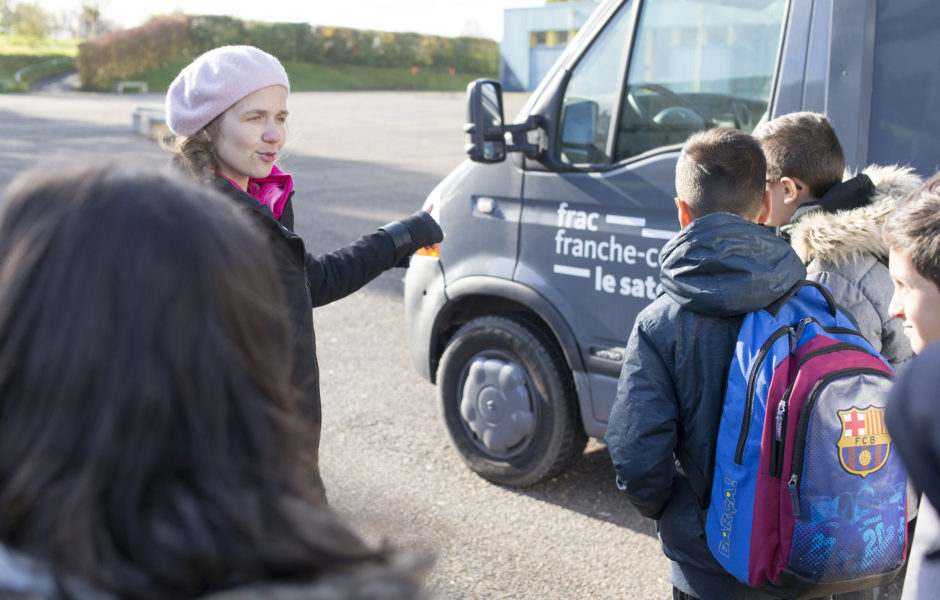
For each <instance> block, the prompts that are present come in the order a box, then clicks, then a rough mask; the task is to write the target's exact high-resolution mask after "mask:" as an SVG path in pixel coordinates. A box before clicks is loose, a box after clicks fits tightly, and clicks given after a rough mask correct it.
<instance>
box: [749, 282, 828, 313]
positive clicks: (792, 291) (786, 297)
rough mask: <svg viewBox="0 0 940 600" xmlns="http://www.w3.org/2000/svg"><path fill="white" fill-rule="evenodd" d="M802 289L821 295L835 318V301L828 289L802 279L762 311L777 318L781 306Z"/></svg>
mask: <svg viewBox="0 0 940 600" xmlns="http://www.w3.org/2000/svg"><path fill="white" fill-rule="evenodd" d="M804 287H814V288H816V289H817V290H818V291H819V293H820V294H822V297H823V298H824V299H825V300H826V304H828V305H829V312H830V313H832V316H836V310H837V308H836V306H837V305H836V301H835V299H834V298H833V297H832V293H831V292H830V291H829V288H827V287H826V286H824V285H823V284H821V283H818V282H816V281H811V280H809V279H803V280H802V281H798V282H797V283H796V285H794V286H793V287H791V288H790V289H789V290H787V291H786V292H785V293H784V294H783V295H782V296H780V297H779V298H777V299H776V300H774V301H773V302H772V303H771V304H770V306H768V307H767V308H765V309H764V310H766V311H767V312H769V313H770V314H771V315H773V316H777V313H778V312H780V309H781V308H783V305H784V304H786V303H787V302H789V301H790V298H792V297H793V296H796V294H797V292H799V291H800V290H801V289H802V288H804Z"/></svg>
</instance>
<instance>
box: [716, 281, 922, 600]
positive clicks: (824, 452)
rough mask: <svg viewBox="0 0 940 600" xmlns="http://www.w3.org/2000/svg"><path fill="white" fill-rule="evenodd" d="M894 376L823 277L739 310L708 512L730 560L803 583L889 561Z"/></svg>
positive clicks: (882, 577)
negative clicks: (889, 401) (887, 418)
mask: <svg viewBox="0 0 940 600" xmlns="http://www.w3.org/2000/svg"><path fill="white" fill-rule="evenodd" d="M892 382H893V371H892V370H891V367H890V366H889V365H888V363H887V362H886V361H885V360H884V358H882V357H881V356H880V355H879V354H878V353H877V352H876V351H875V350H874V349H873V348H872V346H871V345H870V344H869V343H868V342H867V341H866V340H865V339H864V338H863V337H862V336H861V334H859V333H858V331H857V329H856V328H855V325H854V324H853V323H852V321H850V320H849V319H848V318H847V317H846V316H845V315H844V314H843V313H842V312H841V311H839V310H838V309H837V307H836V304H835V302H834V301H833V299H832V296H831V294H830V293H829V291H828V289H826V288H825V287H824V286H822V285H819V284H817V283H814V282H812V281H804V282H801V283H800V284H797V285H796V286H794V288H793V289H791V290H790V291H789V292H788V293H787V294H785V295H784V296H783V297H782V298H780V300H778V301H777V302H775V303H774V304H773V305H772V306H770V307H768V308H766V309H764V310H760V311H756V312H753V313H749V314H748V315H746V316H745V318H744V321H743V324H742V326H741V330H740V332H739V334H738V339H737V344H736V346H735V355H734V359H733V361H732V363H731V368H730V371H729V374H728V384H727V390H726V393H725V400H724V407H723V409H722V416H721V423H720V426H719V430H718V438H717V446H716V456H715V474H714V479H713V482H712V489H711V496H710V498H711V501H710V504H709V506H708V508H707V511H706V522H705V536H706V540H707V542H708V546H709V549H710V550H711V552H712V554H714V556H715V558H717V559H718V562H719V563H721V565H722V566H723V567H724V568H725V569H726V570H727V571H728V572H730V573H731V574H732V575H734V576H735V577H736V578H737V579H738V580H740V581H741V582H743V583H747V584H749V585H751V586H755V587H764V588H769V589H776V590H785V591H786V593H787V594H788V595H789V594H798V595H802V594H809V595H812V596H821V595H828V594H833V593H839V592H846V591H853V590H861V589H868V588H871V587H874V586H876V585H881V584H884V583H887V582H888V581H890V580H891V579H893V578H894V576H895V575H897V573H898V572H899V571H900V569H901V567H902V566H903V564H904V561H905V560H906V549H907V514H906V480H907V476H906V473H905V471H904V468H903V466H902V465H901V462H900V458H899V457H898V455H897V453H896V452H892V451H891V438H890V437H889V436H888V433H887V430H886V429H885V425H884V407H885V399H886V398H887V396H888V391H889V389H890V387H891V385H892ZM778 593H779V591H778Z"/></svg>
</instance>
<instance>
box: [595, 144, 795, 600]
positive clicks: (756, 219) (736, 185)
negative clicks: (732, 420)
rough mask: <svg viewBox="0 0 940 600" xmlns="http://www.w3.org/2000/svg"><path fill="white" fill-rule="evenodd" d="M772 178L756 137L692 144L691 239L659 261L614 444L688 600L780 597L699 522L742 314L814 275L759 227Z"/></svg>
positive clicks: (617, 408)
mask: <svg viewBox="0 0 940 600" xmlns="http://www.w3.org/2000/svg"><path fill="white" fill-rule="evenodd" d="M765 171H766V163H765V160H764V155H763V153H762V151H761V148H760V144H759V143H758V141H757V140H756V139H755V138H754V137H752V136H750V135H748V134H746V133H743V132H740V131H737V130H733V129H720V128H716V129H709V130H705V131H702V132H699V133H696V134H694V135H692V136H691V137H690V138H689V139H688V140H687V141H686V143H685V145H684V146H683V149H682V154H681V155H680V157H679V161H678V163H677V165H676V194H677V197H676V207H677V208H678V212H679V222H680V224H681V225H682V230H681V231H680V232H679V233H678V234H676V236H675V237H674V238H673V239H671V240H670V241H669V242H668V243H666V245H665V246H664V247H663V250H662V254H661V261H660V264H661V267H660V268H661V272H660V277H661V282H662V285H663V289H664V291H665V293H664V294H662V295H661V296H660V297H659V298H657V299H656V300H655V301H653V302H652V303H651V304H650V305H649V306H647V307H646V308H645V309H644V310H643V311H642V312H641V313H640V314H639V316H638V317H637V319H636V322H635V324H634V327H633V331H632V332H631V334H630V339H629V341H628V343H627V351H626V358H625V361H624V365H623V370H622V372H621V375H620V382H619V385H618V387H617V396H616V400H615V402H614V406H613V409H612V411H611V415H610V422H609V424H608V427H607V434H606V436H605V441H606V443H607V446H608V450H609V451H610V455H611V459H612V460H613V463H614V468H615V470H616V472H617V485H618V486H619V487H620V488H621V489H622V490H623V491H624V492H626V494H627V497H628V498H629V499H630V502H631V503H633V505H634V506H635V507H636V508H637V509H638V510H639V511H640V513H642V514H643V515H644V516H646V517H649V518H652V519H655V520H656V525H657V530H658V531H659V536H660V541H661V544H662V548H663V552H664V553H665V554H666V556H668V557H669V559H670V560H671V561H672V569H671V571H672V573H671V577H670V581H671V583H672V585H673V597H674V598H677V599H687V598H698V599H701V600H712V599H720V600H739V599H751V598H755V599H757V598H759V599H767V598H771V597H772V596H769V595H767V594H765V593H764V592H762V591H760V590H757V589H754V588H750V587H748V586H746V585H744V584H742V583H739V582H738V581H737V580H736V579H734V577H732V576H731V575H729V574H728V573H727V572H726V571H725V570H724V569H723V568H722V567H721V566H720V565H719V564H718V562H717V561H716V560H715V559H714V558H713V557H712V555H711V552H710V551H709V549H708V547H707V545H706V543H705V532H704V529H703V526H702V523H703V521H702V520H701V519H700V515H701V511H703V510H704V508H705V507H706V506H707V503H708V495H709V492H710V490H711V483H712V482H711V477H712V474H713V471H714V456H715V444H716V437H717V433H718V424H719V418H720V416H721V410H722V404H723V399H724V392H725V385H726V381H727V373H728V367H729V365H730V363H731V360H732V354H733V351H734V344H735V340H736V338H737V335H738V330H739V329H740V326H741V323H742V320H743V317H744V315H745V314H746V313H748V312H750V311H753V310H757V309H760V308H764V307H766V306H767V305H769V304H771V303H772V302H773V301H774V300H776V299H778V298H779V297H780V296H781V295H783V294H784V293H785V292H786V291H787V290H789V289H790V288H791V287H792V286H793V285H795V284H796V283H797V282H798V281H800V280H801V279H803V278H804V276H805V274H806V270H805V268H804V266H803V263H802V262H801V261H800V259H799V257H797V255H796V254H795V253H794V252H793V250H792V249H791V248H790V246H789V245H788V244H787V243H786V242H785V241H784V240H782V239H780V238H779V237H778V236H777V235H775V233H774V231H773V230H772V229H770V228H767V227H763V226H761V225H759V224H758V223H760V222H762V221H764V220H765V219H766V217H767V214H768V211H769V202H770V198H769V194H768V193H767V190H766V187H765Z"/></svg>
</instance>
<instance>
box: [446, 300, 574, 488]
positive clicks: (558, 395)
mask: <svg viewBox="0 0 940 600" xmlns="http://www.w3.org/2000/svg"><path fill="white" fill-rule="evenodd" d="M437 389H438V396H439V398H440V401H441V407H442V410H443V413H444V422H445V423H446V425H447V430H448V433H449V434H450V437H451V439H452V440H453V442H454V445H455V446H456V448H457V450H458V451H459V452H460V454H461V456H462V457H463V459H464V461H465V462H466V463H467V465H468V466H469V467H470V469H471V470H473V471H474V472H476V473H477V474H478V475H480V476H481V477H483V478H484V479H488V480H490V481H492V482H494V483H498V484H501V485H507V486H512V487H525V486H529V485H533V484H535V483H538V482H540V481H544V480H545V479H549V478H551V477H554V476H556V475H558V474H559V473H561V472H563V471H564V470H565V469H566V468H568V466H569V465H570V464H571V463H572V462H574V461H575V460H576V459H577V458H578V457H579V456H581V454H582V453H583V452H584V446H585V444H586V443H587V435H586V434H585V433H584V428H583V426H582V424H581V418H580V414H579V411H578V400H577V393H576V392H575V388H574V382H573V381H572V379H571V375H570V369H569V368H568V365H567V363H566V362H565V359H564V356H563V355H562V354H561V351H560V349H559V348H558V347H557V345H556V344H555V343H554V341H553V340H551V339H550V338H549V337H548V336H547V335H546V334H545V333H543V332H542V331H541V330H540V329H539V328H538V327H536V326H534V325H532V324H530V323H529V322H527V321H525V320H523V319H521V318H516V317H510V316H503V315H492V316H486V317H479V318H476V319H473V320H472V321H470V322H468V323H467V324H465V325H464V326H463V327H461V328H460V329H459V330H458V331H457V333H456V334H454V337H453V338H452V339H451V340H450V342H449V343H448V345H447V348H446V350H445V351H444V354H443V356H441V362H440V365H439V367H438V371H437Z"/></svg>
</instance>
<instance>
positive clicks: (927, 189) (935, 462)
mask: <svg viewBox="0 0 940 600" xmlns="http://www.w3.org/2000/svg"><path fill="white" fill-rule="evenodd" d="M884 238H885V241H886V242H887V244H888V247H889V249H890V262H889V267H890V270H891V279H892V281H893V282H894V288H895V290H894V296H893V297H892V298H891V307H890V311H891V314H892V315H893V316H895V317H897V318H898V319H900V320H901V321H902V322H903V324H904V333H905V334H906V335H907V337H908V339H910V341H911V346H912V347H913V348H914V352H916V353H917V354H918V355H920V356H917V357H916V358H915V359H914V360H913V361H911V364H910V365H908V366H905V368H904V370H903V371H902V372H901V374H900V376H899V377H898V381H897V383H896V384H895V387H894V389H893V390H892V392H891V398H889V402H888V405H887V408H886V409H885V422H886V423H887V426H888V432H889V433H890V434H891V439H892V441H893V443H894V446H895V447H896V448H897V450H898V454H899V455H900V456H901V460H902V461H903V462H904V466H905V467H907V470H908V473H909V475H910V478H911V480H912V481H913V482H914V485H915V486H916V487H917V488H918V489H919V490H921V491H923V492H924V496H923V498H922V500H921V506H920V508H919V510H918V517H917V521H918V523H917V528H916V530H915V531H914V539H913V543H912V545H911V551H910V553H909V556H910V559H909V562H908V565H907V574H906V576H905V578H904V592H903V595H902V598H904V599H905V600H921V599H927V598H936V596H937V588H938V587H940V518H938V516H937V511H936V507H937V506H940V471H938V466H940V443H938V439H940V418H938V415H940V411H938V410H937V408H938V402H937V388H938V386H940V343H937V342H940V173H938V174H936V175H934V176H933V177H931V178H930V179H928V180H927V181H926V182H925V183H924V185H923V186H922V187H921V188H920V189H918V190H917V191H916V192H915V193H914V194H912V195H911V196H909V197H908V198H907V199H906V200H904V201H902V202H901V203H899V204H898V207H897V208H896V209H895V211H894V212H893V213H892V214H891V215H890V216H889V217H888V219H887V220H886V222H885V227H884Z"/></svg>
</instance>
